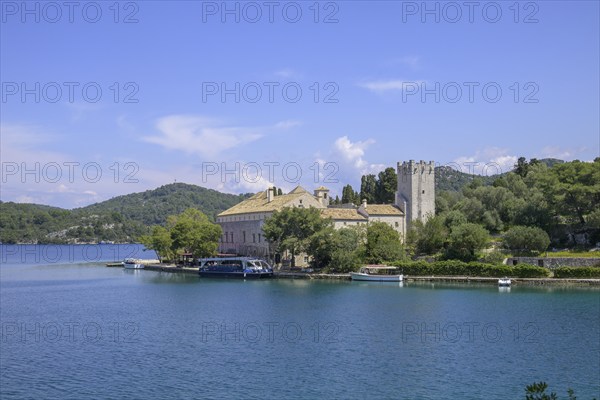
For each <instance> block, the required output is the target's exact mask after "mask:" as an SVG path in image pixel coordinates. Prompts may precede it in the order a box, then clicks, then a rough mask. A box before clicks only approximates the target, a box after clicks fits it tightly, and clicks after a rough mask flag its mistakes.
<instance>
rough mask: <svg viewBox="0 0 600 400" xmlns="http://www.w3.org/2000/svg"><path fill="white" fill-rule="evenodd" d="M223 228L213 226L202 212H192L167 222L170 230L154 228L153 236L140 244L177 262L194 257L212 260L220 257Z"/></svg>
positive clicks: (145, 238) (188, 210)
mask: <svg viewBox="0 0 600 400" xmlns="http://www.w3.org/2000/svg"><path fill="white" fill-rule="evenodd" d="M221 235H222V230H221V227H220V226H219V225H217V224H213V223H212V222H210V221H209V220H208V217H207V216H206V215H205V214H204V213H202V211H199V210H196V209H193V208H189V209H187V210H185V211H184V212H183V213H182V214H180V215H176V216H175V215H172V216H169V217H168V219H167V227H166V228H165V227H162V226H154V227H153V229H152V233H151V234H150V235H144V236H141V237H140V242H141V243H142V244H143V245H144V246H146V247H147V248H149V249H152V250H155V251H156V252H157V254H158V255H159V257H161V258H165V259H169V260H173V259H174V258H175V256H176V255H177V254H180V253H191V254H192V257H194V258H198V257H210V256H214V255H215V254H216V253H217V248H218V246H219V238H220V237H221Z"/></svg>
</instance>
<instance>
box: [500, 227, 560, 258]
mask: <svg viewBox="0 0 600 400" xmlns="http://www.w3.org/2000/svg"><path fill="white" fill-rule="evenodd" d="M549 245H550V237H549V236H548V234H547V233H546V232H545V231H544V230H543V229H540V228H537V227H535V226H513V227H512V228H510V229H509V230H508V231H507V232H506V233H505V234H504V247H506V248H507V249H509V250H512V251H513V252H514V253H515V254H524V255H529V254H534V253H541V252H543V251H545V250H546V249H547V248H548V246H549Z"/></svg>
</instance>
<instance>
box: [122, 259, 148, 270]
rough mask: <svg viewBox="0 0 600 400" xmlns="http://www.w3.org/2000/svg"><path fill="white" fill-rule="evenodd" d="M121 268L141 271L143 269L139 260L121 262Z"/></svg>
mask: <svg viewBox="0 0 600 400" xmlns="http://www.w3.org/2000/svg"><path fill="white" fill-rule="evenodd" d="M123 268H126V269H142V268H144V264H142V263H141V260H138V259H135V258H126V259H125V260H123Z"/></svg>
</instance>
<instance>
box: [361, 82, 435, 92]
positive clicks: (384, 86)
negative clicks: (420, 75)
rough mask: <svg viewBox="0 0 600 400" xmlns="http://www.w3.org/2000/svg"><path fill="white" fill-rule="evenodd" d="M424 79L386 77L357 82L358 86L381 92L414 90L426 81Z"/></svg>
mask: <svg viewBox="0 0 600 400" xmlns="http://www.w3.org/2000/svg"><path fill="white" fill-rule="evenodd" d="M426 82H427V81H425V80H414V81H409V80H404V79H388V80H379V81H369V82H362V83H359V84H358V86H360V87H362V88H364V89H368V90H370V91H372V92H375V93H383V92H388V91H404V90H407V89H410V90H415V89H417V88H418V87H420V86H421V84H423V83H426Z"/></svg>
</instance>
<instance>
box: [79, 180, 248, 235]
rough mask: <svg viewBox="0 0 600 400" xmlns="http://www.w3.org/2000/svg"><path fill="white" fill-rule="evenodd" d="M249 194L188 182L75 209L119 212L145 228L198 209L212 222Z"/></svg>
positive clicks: (90, 211)
mask: <svg viewBox="0 0 600 400" xmlns="http://www.w3.org/2000/svg"><path fill="white" fill-rule="evenodd" d="M247 197H249V195H247V194H246V195H235V194H226V193H221V192H218V191H216V190H212V189H206V188H203V187H200V186H196V185H189V184H186V183H172V184H169V185H165V186H161V187H159V188H157V189H153V190H147V191H145V192H141V193H131V194H127V195H124V196H118V197H114V198H112V199H110V200H106V201H103V202H101V203H96V204H92V205H89V206H87V207H83V208H78V209H75V210H73V211H74V212H75V213H107V212H117V213H119V214H121V215H122V216H123V217H124V218H127V219H130V220H133V221H136V222H140V223H142V224H144V225H157V224H163V223H164V222H165V221H166V219H167V217H168V216H169V215H176V214H181V213H182V212H183V211H185V210H186V209H188V208H190V207H194V208H198V209H199V210H200V211H202V212H203V213H204V214H206V215H207V216H208V218H209V219H210V220H212V221H214V220H215V217H216V215H217V214H218V213H220V212H221V211H224V210H226V209H228V208H230V207H232V206H233V205H235V204H237V203H239V202H240V201H242V200H244V199H245V198H247Z"/></svg>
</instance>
